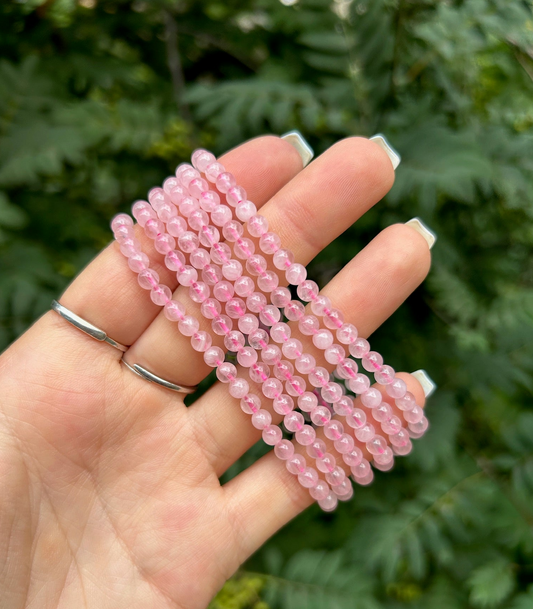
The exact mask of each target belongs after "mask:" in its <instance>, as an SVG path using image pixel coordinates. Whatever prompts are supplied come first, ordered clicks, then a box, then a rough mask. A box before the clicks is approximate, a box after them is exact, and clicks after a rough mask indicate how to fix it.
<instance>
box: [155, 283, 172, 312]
mask: <svg viewBox="0 0 533 609" xmlns="http://www.w3.org/2000/svg"><path fill="white" fill-rule="evenodd" d="M150 298H151V299H152V302H153V303H154V304H156V305H159V306H160V307H164V306H165V305H166V304H167V302H170V299H171V298H172V292H171V291H170V288H169V287H168V286H166V285H158V286H156V287H155V288H152V289H151V290H150Z"/></svg>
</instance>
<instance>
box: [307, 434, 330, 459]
mask: <svg viewBox="0 0 533 609" xmlns="http://www.w3.org/2000/svg"><path fill="white" fill-rule="evenodd" d="M305 450H306V452H307V454H308V455H309V456H310V457H312V458H313V459H322V457H324V455H325V454H326V452H327V448H326V443H325V442H324V440H320V439H319V438H316V439H315V441H314V442H313V443H312V444H309V446H306V447H305Z"/></svg>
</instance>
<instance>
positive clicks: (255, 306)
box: [246, 292, 267, 313]
mask: <svg viewBox="0 0 533 609" xmlns="http://www.w3.org/2000/svg"><path fill="white" fill-rule="evenodd" d="M266 305H267V299H266V296H265V295H264V294H261V292H254V293H253V294H250V296H248V298H247V299H246V306H247V307H248V309H250V311H251V312H252V313H260V312H261V311H262V310H263V309H264V308H265V307H266Z"/></svg>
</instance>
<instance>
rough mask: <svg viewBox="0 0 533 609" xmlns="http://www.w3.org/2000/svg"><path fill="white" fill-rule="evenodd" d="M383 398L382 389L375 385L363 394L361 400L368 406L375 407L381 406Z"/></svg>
mask: <svg viewBox="0 0 533 609" xmlns="http://www.w3.org/2000/svg"><path fill="white" fill-rule="evenodd" d="M382 400H383V396H382V395H381V391H379V390H378V389H376V388H375V387H370V389H368V391H365V392H364V393H362V394H361V402H362V403H363V405H364V406H366V407H367V408H375V407H376V406H379V405H380V404H381V402H382Z"/></svg>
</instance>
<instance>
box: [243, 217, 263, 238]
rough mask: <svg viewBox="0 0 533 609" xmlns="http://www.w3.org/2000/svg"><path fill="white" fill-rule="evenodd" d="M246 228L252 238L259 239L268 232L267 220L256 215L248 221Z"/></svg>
mask: <svg viewBox="0 0 533 609" xmlns="http://www.w3.org/2000/svg"><path fill="white" fill-rule="evenodd" d="M246 227H247V228H248V232H249V233H250V235H252V237H261V235H264V234H265V233H266V232H267V231H268V220H267V219H266V218H265V216H262V215H260V214H256V215H255V216H252V217H251V218H250V219H249V220H248V222H247V224H246Z"/></svg>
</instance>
